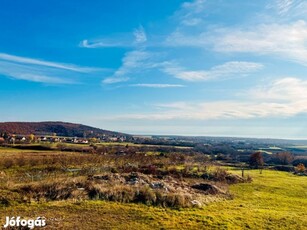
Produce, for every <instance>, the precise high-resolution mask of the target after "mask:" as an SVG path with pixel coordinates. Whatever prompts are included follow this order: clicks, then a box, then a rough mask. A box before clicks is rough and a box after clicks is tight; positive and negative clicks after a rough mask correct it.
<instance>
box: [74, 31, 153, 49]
mask: <svg viewBox="0 0 307 230" xmlns="http://www.w3.org/2000/svg"><path fill="white" fill-rule="evenodd" d="M146 41H147V34H146V32H145V29H144V27H143V26H139V27H138V28H136V29H134V31H133V32H132V33H125V34H118V35H111V36H110V37H105V38H101V39H93V40H88V39H85V40H83V41H81V42H80V44H79V46H80V47H83V48H112V47H138V46H142V45H143V44H144V43H145V42H146Z"/></svg>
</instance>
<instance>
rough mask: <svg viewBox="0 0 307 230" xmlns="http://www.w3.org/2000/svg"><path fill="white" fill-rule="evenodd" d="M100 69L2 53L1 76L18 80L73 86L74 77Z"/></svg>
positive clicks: (0, 57) (0, 60) (0, 56)
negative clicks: (72, 77)
mask: <svg viewBox="0 0 307 230" xmlns="http://www.w3.org/2000/svg"><path fill="white" fill-rule="evenodd" d="M98 70H103V69H99V68H88V67H81V66H76V65H72V64H63V63H57V62H50V61H43V60H40V59H33V58H28V57H20V56H15V55H10V54H5V53H0V74H1V75H4V76H8V77H10V78H14V79H18V80H26V81H31V82H39V83H48V84H73V83H76V81H75V80H74V79H71V76H72V75H80V74H89V73H91V72H94V71H98Z"/></svg>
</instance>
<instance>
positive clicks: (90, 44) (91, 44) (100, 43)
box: [80, 39, 128, 48]
mask: <svg viewBox="0 0 307 230" xmlns="http://www.w3.org/2000/svg"><path fill="white" fill-rule="evenodd" d="M80 46H81V47H83V48H100V47H125V46H128V45H127V44H125V43H122V42H120V41H106V40H94V41H89V40H87V39H85V40H83V41H81V43H80Z"/></svg>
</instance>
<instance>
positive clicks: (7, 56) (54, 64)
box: [0, 53, 98, 72]
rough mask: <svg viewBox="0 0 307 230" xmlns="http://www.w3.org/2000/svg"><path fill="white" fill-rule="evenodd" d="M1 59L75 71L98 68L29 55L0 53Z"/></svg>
mask: <svg viewBox="0 0 307 230" xmlns="http://www.w3.org/2000/svg"><path fill="white" fill-rule="evenodd" d="M0 60H5V61H10V62H15V63H22V64H29V65H40V66H47V67H53V68H57V69H64V70H70V71H75V72H91V71H95V70H98V69H95V68H87V67H80V66H76V65H71V64H63V63H57V62H49V61H43V60H39V59H33V58H28V57H20V56H14V55H10V54H5V53H0Z"/></svg>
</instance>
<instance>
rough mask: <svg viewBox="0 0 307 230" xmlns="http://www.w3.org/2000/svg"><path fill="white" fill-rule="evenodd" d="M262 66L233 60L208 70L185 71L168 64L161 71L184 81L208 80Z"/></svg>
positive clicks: (235, 75)
mask: <svg viewBox="0 0 307 230" xmlns="http://www.w3.org/2000/svg"><path fill="white" fill-rule="evenodd" d="M262 68H263V65H262V64H260V63H254V62H238V61H233V62H227V63H224V64H222V65H218V66H214V67H212V68H211V69H209V70H197V71H187V70H185V69H184V68H182V67H178V66H176V65H172V64H168V65H166V67H165V68H164V69H163V71H164V72H166V73H167V74H170V75H172V76H174V77H176V78H179V79H182V80H185V81H209V80H224V79H227V78H233V77H238V76H243V75H247V74H250V73H252V72H255V71H259V70H261V69H262Z"/></svg>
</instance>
